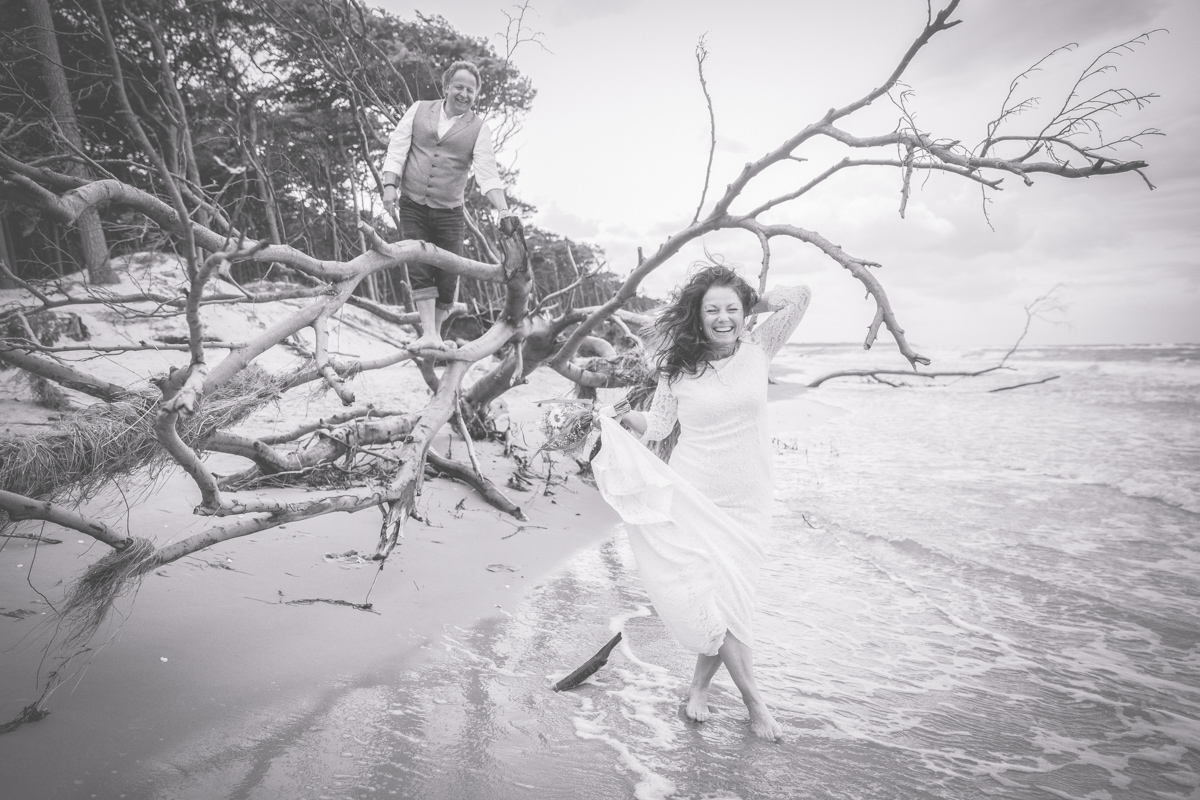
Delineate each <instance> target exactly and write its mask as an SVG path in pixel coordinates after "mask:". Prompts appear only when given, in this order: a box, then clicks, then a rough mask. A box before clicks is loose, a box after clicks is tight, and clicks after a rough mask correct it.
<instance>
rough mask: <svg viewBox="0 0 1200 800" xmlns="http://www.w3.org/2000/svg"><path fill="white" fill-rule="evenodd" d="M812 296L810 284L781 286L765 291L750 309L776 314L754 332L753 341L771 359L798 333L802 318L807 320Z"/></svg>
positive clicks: (751, 337)
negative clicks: (805, 313)
mask: <svg viewBox="0 0 1200 800" xmlns="http://www.w3.org/2000/svg"><path fill="white" fill-rule="evenodd" d="M811 299H812V290H811V289H809V288H808V287H807V286H777V287H775V288H774V289H772V290H771V291H769V292H767V293H766V294H764V295H763V296H762V299H761V300H759V301H758V303H757V304H756V305H755V306H754V308H752V309H750V311H751V313H754V314H758V313H761V312H764V311H770V312H773V313H772V314H771V316H770V317H769V318H768V319H767V320H765V321H764V322H762V323H761V324H759V325H758V326H756V327H755V328H754V330H753V331H752V332H751V333H750V341H752V342H754V343H755V344H757V345H758V346H759V347H761V348H762V349H763V351H764V352H766V354H767V358H774V357H775V354H776V353H778V352H779V349H780V348H781V347H783V346H784V344H786V343H787V340H788V338H789V337H790V336H791V335H792V333H794V332H795V330H796V326H798V325H799V324H800V320H802V319H804V312H805V311H808V303H809V301H810V300H811Z"/></svg>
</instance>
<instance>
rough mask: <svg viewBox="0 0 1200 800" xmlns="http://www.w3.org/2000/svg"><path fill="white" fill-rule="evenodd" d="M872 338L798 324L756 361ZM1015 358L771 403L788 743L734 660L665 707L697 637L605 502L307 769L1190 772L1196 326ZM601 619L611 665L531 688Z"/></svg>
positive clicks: (539, 777) (541, 774)
mask: <svg viewBox="0 0 1200 800" xmlns="http://www.w3.org/2000/svg"><path fill="white" fill-rule="evenodd" d="M891 355H892V358H890V359H883V358H882V357H879V356H876V359H877V360H876V361H875V362H873V363H877V364H879V363H886V364H887V365H888V366H890V367H892V368H895V366H896V363H895V362H896V357H895V355H894V354H891ZM932 355H934V356H935V367H937V368H941V369H964V370H969V369H980V368H983V367H986V366H989V365H992V364H995V363H997V362H998V361H999V359H1000V358H1001V356H1003V350H979V351H973V352H967V351H946V352H940V353H933V354H932ZM862 359H863V357H862V356H861V354H856V353H855V351H854V350H853V349H851V348H849V347H848V346H831V347H814V346H808V347H800V346H789V347H787V348H786V349H785V350H784V351H783V352H782V353H781V354H780V355H779V356H778V358H777V359H776V363H775V365H774V368H773V375H774V378H775V379H776V380H778V381H780V382H781V383H787V382H791V383H796V384H803V383H806V382H807V381H809V380H811V379H813V378H815V377H816V376H818V375H821V374H823V373H824V372H826V371H829V370H833V369H838V368H840V367H845V366H847V365H849V366H855V367H858V366H861V364H860V363H859V362H861V361H862ZM1009 366H1013V367H1015V368H1016V369H1014V370H1008V369H1005V370H998V371H996V372H994V373H989V374H988V375H985V376H981V377H978V378H964V379H943V380H940V381H937V382H933V381H926V380H922V379H918V378H912V377H907V378H906V377H904V376H894V375H882V376H880V377H882V378H884V379H885V380H888V381H891V382H901V383H904V384H908V385H906V386H898V387H892V386H888V385H884V384H882V383H877V382H869V381H864V380H862V379H851V380H837V381H831V382H828V383H826V384H824V385H822V386H821V387H820V388H818V389H814V390H810V391H808V392H805V393H803V395H802V396H803V398H804V401H806V402H807V401H816V402H819V403H821V404H824V405H826V406H829V407H831V408H832V409H835V411H831V412H830V413H829V414H828V415H827V416H825V418H824V419H822V420H821V421H820V422H818V423H817V424H814V425H809V426H807V427H805V426H797V425H789V406H788V401H782V402H781V403H779V404H777V406H776V420H777V430H776V439H775V442H774V447H775V453H774V458H775V483H776V495H775V497H776V500H775V509H774V527H773V529H772V531H771V532H770V534H769V535H768V537H767V540H766V548H767V558H766V562H765V569H764V571H763V575H762V580H761V583H760V587H759V614H758V618H757V620H756V624H757V631H756V633H757V638H758V642H757V646H756V649H755V653H754V658H755V664H756V672H757V675H758V681H759V684H760V686H761V688H762V690H763V692H764V694H765V695H766V697H767V698H768V701H769V703H770V704H771V705H772V707H773V709H774V710H775V714H776V717H777V719H778V720H779V722H780V723H781V724H782V726H783V729H784V731H785V738H784V740H783V741H782V742H781V743H778V744H770V743H765V742H762V741H759V740H756V739H755V738H754V737H753V736H752V735H751V734H750V732H749V728H748V725H747V722H746V720H747V716H746V712H745V709H744V707H743V706H742V704H741V702H740V698H739V697H738V694H737V692H736V690H735V689H734V687H733V686H732V684H731V683H730V682H729V680H728V676H727V674H726V673H725V672H724V671H722V672H721V673H720V674H719V675H718V678H717V680H716V682H715V683H714V690H713V692H712V694H711V703H712V705H713V708H714V711H715V713H714V715H713V717H712V718H711V720H710V721H708V722H706V723H704V724H699V725H698V724H694V723H691V722H689V721H687V720H686V719H685V718H684V716H683V714H682V710H683V707H682V702H681V699H682V696H683V693H684V690H685V688H686V686H687V684H688V682H689V680H690V677H691V670H692V666H693V663H694V658H693V657H692V656H690V655H689V654H687V653H685V652H683V651H682V650H680V649H679V648H678V646H676V645H675V644H674V643H673V642H672V641H671V640H670V638H669V637H668V636H667V634H666V632H665V630H664V628H663V625H662V623H661V621H660V620H659V619H658V618H657V617H656V616H655V614H654V612H653V608H652V607H651V605H650V603H649V600H648V598H647V597H646V595H645V593H644V591H643V590H642V588H641V584H640V582H639V580H638V575H637V568H636V564H635V562H634V560H633V557H632V555H631V553H630V550H629V548H628V545H627V542H626V539H625V537H624V535H623V533H622V532H620V531H618V532H617V533H616V535H615V536H614V538H613V539H611V540H610V541H608V542H607V543H606V544H604V545H603V546H600V547H598V548H595V549H592V550H589V551H586V552H583V553H580V554H578V555H577V556H576V557H574V558H573V559H572V560H571V562H570V563H569V564H567V565H566V566H565V567H564V568H563V569H562V570H561V571H559V572H558V573H556V574H555V575H554V576H552V577H551V578H550V579H548V580H546V581H545V582H543V583H542V584H541V585H540V586H538V587H536V588H535V589H533V590H531V591H530V592H529V593H528V594H527V595H526V596H525V597H524V599H523V600H522V602H521V603H520V604H519V605H518V606H515V607H512V608H507V609H504V610H502V611H498V612H497V615H496V616H494V617H491V618H489V619H486V620H483V621H481V622H480V623H478V624H477V625H475V626H473V627H470V628H465V629H453V630H450V631H447V633H446V635H445V636H444V637H443V638H442V640H440V641H439V642H437V643H436V646H435V647H434V648H433V649H434V652H432V653H431V654H430V656H429V657H428V658H426V659H424V660H422V661H421V662H420V663H418V664H416V665H414V666H413V667H412V668H411V670H410V671H408V672H406V673H405V674H404V675H401V676H398V678H397V680H396V681H395V682H394V683H390V684H387V685H375V686H370V687H367V686H364V687H361V688H360V689H358V690H356V691H352V692H347V693H346V694H345V695H344V696H343V698H342V699H341V700H340V701H339V703H338V704H337V707H335V708H332V709H330V711H329V712H328V714H327V715H326V716H325V724H328V725H329V726H330V729H331V730H333V731H339V732H340V733H339V735H340V736H341V737H342V738H341V740H340V741H341V742H342V744H341V746H342V747H344V748H345V749H346V750H347V752H345V753H342V754H341V755H343V756H345V758H343V760H342V762H341V764H342V766H341V767H340V772H338V773H337V774H334V776H333V778H330V777H329V776H330V773H329V772H328V770H327V769H325V767H328V764H324V765H322V764H320V763H317V762H314V763H304V762H303V760H301V761H297V762H296V763H295V765H294V767H295V769H296V770H297V771H296V772H295V773H294V774H293V776H292V777H293V778H294V784H293V785H294V786H295V787H296V790H297V793H296V796H306V797H307V796H311V797H411V798H464V799H465V798H597V799H599V798H605V799H607V798H625V797H636V798H644V799H645V798H665V797H678V798H697V799H699V798H705V799H706V800H717V799H718V798H742V799H743V800H750V798H863V799H864V800H865V799H867V798H871V799H872V800H881V799H884V798H939V799H941V798H945V799H946V800H963V799H964V798H976V797H1001V798H1030V799H1031V800H1032V799H1033V798H1051V797H1058V798H1070V799H1072V800H1074V799H1078V800H1084V799H1085V798H1086V799H1087V800H1108V799H1109V798H1164V799H1166V798H1197V797H1200V607H1198V601H1200V413H1198V412H1200V347H1195V346H1164V347H1136V348H1135V347H1110V348H1102V347H1091V348H1084V347H1072V348H1032V349H1024V350H1021V351H1019V352H1018V353H1017V354H1016V355H1015V356H1014V357H1013V358H1012V359H1010V361H1009ZM1055 376H1057V377H1055ZM1052 377H1053V378H1054V379H1053V380H1050V381H1047V382H1045V383H1040V384H1037V385H1033V386H1026V387H1022V388H1017V389H1012V390H1007V391H998V392H993V391H989V390H991V389H1000V388H1003V387H1005V386H1008V385H1014V384H1017V383H1023V382H1029V381H1035V380H1042V379H1044V378H1052ZM793 405H795V403H793ZM810 410H811V406H810ZM798 413H799V412H797V414H798ZM618 631H619V632H621V633H622V634H623V636H624V640H623V642H622V643H621V645H620V646H619V648H618V649H617V650H616V651H615V652H614V653H613V655H612V657H611V659H610V661H609V663H608V665H607V666H605V667H604V668H603V669H601V670H600V671H599V672H598V673H597V674H596V675H595V676H594V677H593V678H591V679H589V681H588V682H586V683H585V684H583V685H582V686H581V687H579V688H577V689H575V690H572V691H569V692H565V693H561V694H556V693H554V692H552V691H551V690H550V688H549V687H550V686H551V684H552V683H553V682H554V680H556V679H557V678H560V677H562V676H563V675H565V674H566V673H568V672H570V671H571V670H572V669H573V668H574V667H576V666H578V665H579V664H580V663H582V662H583V661H584V660H585V659H586V658H587V657H588V656H590V655H591V654H592V653H593V652H594V651H595V650H597V649H598V648H599V647H600V646H601V645H603V644H604V643H605V642H606V641H607V640H608V639H609V638H610V637H611V636H612V635H613V634H614V633H616V632H618ZM306 776H307V777H306ZM309 778H311V780H310V779H309ZM251 795H253V792H251ZM248 796H249V795H248Z"/></svg>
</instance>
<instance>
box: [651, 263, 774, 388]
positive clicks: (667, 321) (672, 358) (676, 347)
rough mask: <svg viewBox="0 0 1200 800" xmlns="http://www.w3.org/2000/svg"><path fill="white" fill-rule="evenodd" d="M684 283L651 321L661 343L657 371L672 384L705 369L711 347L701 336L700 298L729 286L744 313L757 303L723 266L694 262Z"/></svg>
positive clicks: (742, 282) (755, 296)
mask: <svg viewBox="0 0 1200 800" xmlns="http://www.w3.org/2000/svg"><path fill="white" fill-rule="evenodd" d="M696 266H697V267H699V268H698V269H697V270H696V271H695V272H693V273H692V275H691V276H690V277H689V278H688V280H687V282H686V283H684V284H683V285H682V286H680V287H679V288H678V289H676V290H675V291H674V292H673V293H672V295H671V302H670V303H669V304H668V305H667V307H666V309H664V310H663V312H662V313H661V314H660V315H659V317H658V319H657V320H655V322H654V328H655V330H656V332H657V333H658V335H659V336H661V337H662V340H663V342H664V345H663V348H662V350H661V352H660V353H659V356H658V369H659V371H660V373H661V374H663V375H666V376H667V380H668V381H674V380H675V379H676V378H678V377H679V376H680V375H700V374H703V373H704V371H705V370H706V369H708V367H709V360H710V359H711V357H712V355H713V351H712V345H711V344H710V343H709V341H708V337H706V336H705V335H704V326H703V323H702V322H701V313H700V309H701V306H702V305H703V302H704V295H705V293H706V292H708V290H709V289H711V288H712V287H714V286H729V287H731V288H732V289H733V290H734V291H735V292H737V294H738V297H739V298H740V299H741V301H742V309H743V310H744V311H745V313H746V314H749V313H750V309H751V308H753V307H754V305H755V304H756V303H758V292H756V291H754V288H753V287H752V286H751V285H750V284H749V283H747V282H746V279H745V278H743V277H742V276H741V275H739V274H738V273H737V272H735V271H734V270H733V269H731V268H730V267H727V266H725V265H724V264H718V263H710V262H703V261H701V262H698V263H697V264H696Z"/></svg>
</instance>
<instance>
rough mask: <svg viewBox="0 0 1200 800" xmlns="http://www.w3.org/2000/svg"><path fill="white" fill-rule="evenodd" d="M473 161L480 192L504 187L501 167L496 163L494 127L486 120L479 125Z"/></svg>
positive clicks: (472, 156) (485, 192)
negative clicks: (493, 143) (493, 141)
mask: <svg viewBox="0 0 1200 800" xmlns="http://www.w3.org/2000/svg"><path fill="white" fill-rule="evenodd" d="M471 161H472V166H474V167H475V180H476V181H477V182H478V183H479V191H480V192H482V193H483V194H485V195H486V194H487V193H488V192H490V191H491V190H492V189H500V190H503V189H504V182H503V181H502V180H500V168H499V166H497V164H496V151H495V150H494V149H493V148H492V129H491V128H489V127H488V124H487V123H486V122H485V123H483V124H482V125H480V126H479V135H478V136H477V137H475V150H474V151H473V152H472V154H471Z"/></svg>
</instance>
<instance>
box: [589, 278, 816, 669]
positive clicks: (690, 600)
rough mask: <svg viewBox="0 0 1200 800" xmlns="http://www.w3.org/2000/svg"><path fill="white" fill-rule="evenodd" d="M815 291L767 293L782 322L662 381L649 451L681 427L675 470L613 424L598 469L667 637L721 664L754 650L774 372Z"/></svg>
mask: <svg viewBox="0 0 1200 800" xmlns="http://www.w3.org/2000/svg"><path fill="white" fill-rule="evenodd" d="M810 296H811V293H810V291H809V289H808V287H807V286H799V287H780V288H777V289H774V290H772V291H770V292H768V293H767V295H766V296H765V298H764V299H765V300H766V301H767V307H768V310H770V311H772V312H774V313H773V314H772V315H771V317H770V318H769V319H767V320H766V321H764V322H762V323H761V324H760V325H759V326H758V327H757V328H755V330H754V331H753V332H752V333H749V334H743V336H742V339H741V340H740V342H739V344H738V348H737V350H736V351H735V352H734V354H733V355H731V356H729V357H728V358H724V359H720V360H717V361H714V362H713V364H712V366H711V367H709V368H708V369H707V370H705V371H704V372H703V373H702V374H700V375H698V376H681V377H680V378H678V379H677V380H676V381H675V382H674V383H669V382H668V381H667V380H666V379H665V378H661V379H660V380H659V383H658V389H657V390H656V392H655V395H654V402H653V404H652V405H651V408H650V411H649V413H647V414H646V418H647V423H648V427H647V429H646V433H645V434H644V435H643V436H642V440H643V441H653V440H658V439H662V438H664V437H666V436H667V435H669V434H670V432H671V430H672V429H673V428H674V426H675V422H676V420H678V421H679V425H680V436H679V442H678V444H676V446H675V450H674V452H673V453H672V454H671V460H670V465H669V466H668V465H666V464H664V463H662V461H660V460H659V459H658V458H656V457H655V456H654V455H653V454H651V453H650V452H649V451H648V450H647V449H646V448H645V447H644V446H642V444H641V443H639V441H638V440H637V439H636V438H634V437H633V436H632V435H631V434H629V433H628V432H627V431H626V430H625V429H624V428H622V427H621V426H620V425H619V424H617V423H616V422H615V421H613V420H611V419H607V418H604V419H602V420H601V421H600V426H601V439H602V441H603V445H602V447H601V448H600V452H599V454H598V455H597V456H596V458H595V459H594V460H593V462H592V468H593V471H594V473H595V476H596V485H597V486H598V487H599V489H600V492H601V494H603V496H604V499H605V500H606V501H607V502H608V503H609V505H611V506H612V507H613V508H614V509H615V510H616V511H617V512H618V513H619V514H620V515H621V517H622V519H624V520H625V522H626V523H627V524H626V529H627V531H628V534H629V543H630V545H631V547H632V549H633V553H634V556H635V557H636V558H637V562H638V569H639V571H640V573H641V576H642V582H643V583H644V585H645V587H646V592H647V594H649V595H650V600H651V602H653V603H654V608H655V610H656V611H657V612H658V615H659V617H661V618H662V620H663V622H664V623H665V624H666V626H667V630H668V631H670V633H671V635H672V636H674V637H675V638H676V639H677V640H678V641H679V643H680V644H681V645H683V646H684V647H685V648H687V649H688V650H691V651H692V652H696V653H704V654H706V655H715V654H716V652H717V650H718V649H719V648H720V647H721V644H722V643H723V642H724V639H725V632H726V631H730V632H732V633H733V635H734V636H736V637H737V638H738V639H739V640H741V641H742V642H744V643H745V644H746V645H747V646H749V647H753V646H754V633H753V616H754V593H755V587H756V585H757V583H758V572H759V565H760V563H761V561H762V538H763V536H764V534H765V533H766V531H767V530H768V529H769V527H770V524H771V503H772V500H773V491H772V485H771V440H770V434H769V431H768V430H767V366H768V364H769V363H770V360H771V358H772V357H773V356H774V355H775V353H776V352H778V350H779V348H780V347H782V346H783V344H784V343H785V342H786V341H787V340H788V337H789V336H790V335H791V334H792V332H793V331H794V330H795V329H796V326H797V325H799V324H800V320H801V318H802V317H803V316H804V312H805V311H806V310H807V309H808V303H809V298H810Z"/></svg>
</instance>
